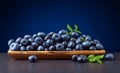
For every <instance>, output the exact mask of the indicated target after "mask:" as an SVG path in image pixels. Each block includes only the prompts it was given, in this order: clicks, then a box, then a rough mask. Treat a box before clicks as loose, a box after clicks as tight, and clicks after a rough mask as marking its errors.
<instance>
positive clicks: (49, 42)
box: [45, 39, 54, 47]
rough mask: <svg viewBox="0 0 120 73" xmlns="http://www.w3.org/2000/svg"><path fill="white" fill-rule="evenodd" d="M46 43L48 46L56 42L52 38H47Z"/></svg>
mask: <svg viewBox="0 0 120 73" xmlns="http://www.w3.org/2000/svg"><path fill="white" fill-rule="evenodd" d="M45 44H46V46H47V47H49V46H50V45H53V44H54V41H53V40H52V39H47V40H46V42H45Z"/></svg>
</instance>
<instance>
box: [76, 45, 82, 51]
mask: <svg viewBox="0 0 120 73" xmlns="http://www.w3.org/2000/svg"><path fill="white" fill-rule="evenodd" d="M75 50H83V47H82V45H81V44H77V45H76V47H75Z"/></svg>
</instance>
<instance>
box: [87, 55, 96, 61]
mask: <svg viewBox="0 0 120 73" xmlns="http://www.w3.org/2000/svg"><path fill="white" fill-rule="evenodd" d="M94 57H95V56H94V55H89V56H88V57H87V59H88V60H89V59H90V58H94Z"/></svg>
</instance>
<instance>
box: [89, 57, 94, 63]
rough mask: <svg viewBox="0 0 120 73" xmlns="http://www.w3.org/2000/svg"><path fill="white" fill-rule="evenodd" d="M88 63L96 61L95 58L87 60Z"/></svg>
mask: <svg viewBox="0 0 120 73" xmlns="http://www.w3.org/2000/svg"><path fill="white" fill-rule="evenodd" d="M88 61H89V62H95V61H96V58H95V57H91V58H89V60H88Z"/></svg>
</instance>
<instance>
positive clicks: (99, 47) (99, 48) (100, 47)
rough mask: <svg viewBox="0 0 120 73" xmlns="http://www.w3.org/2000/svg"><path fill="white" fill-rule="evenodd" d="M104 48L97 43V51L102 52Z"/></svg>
mask: <svg viewBox="0 0 120 73" xmlns="http://www.w3.org/2000/svg"><path fill="white" fill-rule="evenodd" d="M103 48H104V47H103V45H102V44H100V43H97V44H96V49H97V50H102V49H103Z"/></svg>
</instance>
